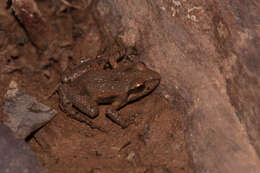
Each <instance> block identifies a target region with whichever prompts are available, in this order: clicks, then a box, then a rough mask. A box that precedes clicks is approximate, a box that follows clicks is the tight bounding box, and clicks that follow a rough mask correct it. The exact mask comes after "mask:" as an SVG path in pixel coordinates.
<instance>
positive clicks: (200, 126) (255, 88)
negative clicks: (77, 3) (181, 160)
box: [93, 0, 260, 173]
mask: <svg viewBox="0 0 260 173" xmlns="http://www.w3.org/2000/svg"><path fill="white" fill-rule="evenodd" d="M195 4H196V5H195ZM171 9H177V14H176V15H174V16H173V15H172V13H173V11H172V10H171ZM259 13H260V8H259V4H257V3H255V2H253V1H250V2H242V1H238V0H229V1H224V0H221V1H218V2H216V1H209V2H208V1H207V2H206V1H201V0H199V1H196V3H195V1H182V2H181V6H176V4H174V3H173V4H171V3H167V2H166V1H157V0H151V1H149V2H147V1H137V0H133V1H131V2H130V3H129V2H126V1H119V0H111V1H105V0H100V1H98V3H97V4H96V9H95V10H94V13H93V14H95V16H96V19H97V21H98V22H99V26H104V28H103V32H104V35H109V33H111V35H112V36H113V37H120V38H122V40H123V41H124V43H125V44H126V45H127V46H131V45H135V46H136V48H137V51H138V52H139V53H140V55H141V56H140V59H142V60H143V61H145V63H146V64H148V65H150V66H151V67H152V68H154V69H155V70H157V71H158V72H160V74H161V76H162V81H161V85H160V87H159V92H161V94H162V95H164V96H165V97H167V98H168V99H169V101H170V102H171V103H172V105H173V106H174V107H175V108H176V110H177V111H179V112H180V113H181V114H183V116H185V117H187V122H186V129H187V130H186V131H185V133H186V134H185V140H186V142H187V148H188V150H189V154H190V156H191V158H190V159H191V163H192V165H193V166H194V171H195V172H200V173H206V172H211V173H218V172H237V173H244V172H252V173H258V172H260V159H259V156H260V131H259V124H260V116H258V115H259V114H260V106H259V103H260V90H259V88H260V82H259V74H260V73H259V72H260V71H259V69H260V68H259V67H260V61H259V56H260V52H259V45H258V44H256V43H258V42H259V38H260V35H259V21H260V20H259V15H257V14H259ZM188 15H190V16H193V17H191V18H190V19H189V18H188V17H187V16H188ZM256 21H257V22H256Z"/></svg>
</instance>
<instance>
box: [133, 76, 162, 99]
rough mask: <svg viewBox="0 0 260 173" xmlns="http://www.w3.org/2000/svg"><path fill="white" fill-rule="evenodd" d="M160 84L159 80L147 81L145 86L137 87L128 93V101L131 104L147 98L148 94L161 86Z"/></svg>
mask: <svg viewBox="0 0 260 173" xmlns="http://www.w3.org/2000/svg"><path fill="white" fill-rule="evenodd" d="M159 83H160V80H159V79H152V80H149V81H146V82H145V83H143V84H139V85H137V86H136V88H134V89H131V90H129V91H128V101H129V102H131V101H134V100H136V99H140V98H142V97H144V96H146V95H147V94H149V93H150V92H152V91H153V90H154V89H155V88H156V87H157V86H158V85H159Z"/></svg>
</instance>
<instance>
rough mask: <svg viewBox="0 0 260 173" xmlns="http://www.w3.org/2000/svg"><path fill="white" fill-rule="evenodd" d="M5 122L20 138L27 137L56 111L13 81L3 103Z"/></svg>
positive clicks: (46, 121)
mask: <svg viewBox="0 0 260 173" xmlns="http://www.w3.org/2000/svg"><path fill="white" fill-rule="evenodd" d="M3 113H4V116H3V123H4V124H5V125H6V126H8V127H9V128H10V129H11V130H12V131H13V133H14V134H15V136H16V137H17V138H18V139H25V138H26V137H28V136H29V135H30V134H31V133H32V132H34V131H35V130H37V129H39V128H40V127H42V126H43V125H45V124H46V123H48V122H49V121H50V120H51V119H52V118H53V117H54V115H56V113H57V112H56V111H55V110H53V109H51V108H49V107H48V106H46V105H44V104H42V103H39V102H38V101H37V100H36V98H34V97H32V96H30V95H28V94H25V93H24V92H22V91H20V90H19V89H18V88H17V84H16V83H15V82H14V81H11V83H10V86H9V90H8V91H7V93H6V100H5V102H4V104H3Z"/></svg>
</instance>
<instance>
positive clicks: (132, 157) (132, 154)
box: [126, 151, 135, 162]
mask: <svg viewBox="0 0 260 173" xmlns="http://www.w3.org/2000/svg"><path fill="white" fill-rule="evenodd" d="M134 158H135V152H133V151H131V152H130V153H129V154H128V156H127V157H126V160H128V161H130V162H132V161H133V160H134Z"/></svg>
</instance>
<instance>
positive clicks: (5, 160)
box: [0, 123, 45, 173]
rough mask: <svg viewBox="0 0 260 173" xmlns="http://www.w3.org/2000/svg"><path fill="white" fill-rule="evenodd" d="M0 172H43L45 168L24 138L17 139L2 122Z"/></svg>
mask: <svg viewBox="0 0 260 173" xmlns="http://www.w3.org/2000/svg"><path fill="white" fill-rule="evenodd" d="M0 155H1V157H0V172H1V173H16V172H17V173H18V172H23V173H25V172H26V173H35V172H37V173H43V172H45V170H44V169H43V168H42V166H41V165H40V164H39V163H38V161H37V160H36V156H35V155H34V153H33V152H32V151H31V149H30V148H29V146H27V145H26V143H25V142H24V141H23V140H19V139H16V138H15V136H14V135H13V133H12V131H11V130H10V129H9V128H8V127H6V126H5V125H4V124H2V123H1V124H0Z"/></svg>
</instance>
